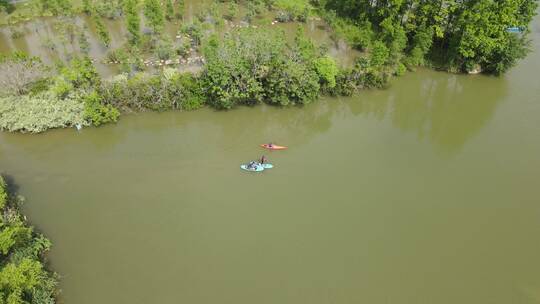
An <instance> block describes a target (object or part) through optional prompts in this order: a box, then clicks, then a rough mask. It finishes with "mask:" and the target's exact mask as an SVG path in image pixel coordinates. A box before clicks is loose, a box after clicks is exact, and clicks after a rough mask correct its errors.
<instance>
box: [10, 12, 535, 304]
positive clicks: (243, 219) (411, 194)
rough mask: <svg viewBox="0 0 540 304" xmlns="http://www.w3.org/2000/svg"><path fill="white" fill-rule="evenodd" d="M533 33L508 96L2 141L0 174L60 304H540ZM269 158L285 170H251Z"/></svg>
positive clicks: (423, 81) (145, 123) (429, 91)
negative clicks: (44, 258) (274, 148)
mask: <svg viewBox="0 0 540 304" xmlns="http://www.w3.org/2000/svg"><path fill="white" fill-rule="evenodd" d="M533 31H534V34H533V37H534V42H533V47H534V49H535V51H534V53H532V54H531V55H530V56H529V57H528V58H527V59H525V60H523V61H522V62H521V63H520V64H519V65H518V66H517V67H516V68H514V69H512V70H511V71H510V72H509V73H507V74H506V75H504V76H503V77H500V78H496V77H487V76H463V75H452V74H446V73H439V72H433V71H430V70H419V71H417V72H414V73H408V74H406V75H405V76H404V77H401V78H399V79H397V80H396V81H394V82H393V84H392V87H391V88H390V89H388V90H380V91H366V92H363V93H361V94H360V95H358V96H357V97H354V98H341V99H323V100H321V101H319V102H317V103H314V104H312V105H309V106H306V107H303V108H289V109H277V108H274V107H267V106H257V107H253V108H247V107H242V108H239V109H236V110H232V111H229V112H227V113H223V112H216V111H213V110H209V109H203V110H199V111H195V112H189V113H179V112H168V113H143V114H133V115H128V116H123V117H122V119H121V120H120V122H119V123H118V124H116V125H108V126H104V127H101V128H88V129H84V130H82V131H81V132H76V131H75V130H72V129H70V130H55V131H51V132H47V133H45V134H42V135H20V134H6V133H1V134H0V168H2V172H3V173H4V174H6V175H8V177H9V178H10V179H11V180H12V181H14V182H15V184H16V186H17V187H18V191H19V192H20V193H21V194H22V195H24V196H25V197H26V199H27V202H26V204H25V208H24V209H25V212H26V214H27V215H28V217H29V218H30V220H31V222H32V223H34V224H35V225H36V226H37V227H38V228H39V230H41V231H43V232H44V233H45V234H46V235H47V236H48V237H50V238H51V239H52V241H53V243H54V246H53V249H52V251H51V252H50V255H49V259H50V262H51V266H52V268H54V269H55V270H56V271H57V272H58V273H60V274H61V275H62V280H61V288H62V296H61V298H62V299H61V300H62V302H64V303H78V304H87V303H88V304H90V303H92V304H95V303H102V304H104V303H193V304H202V303H234V304H244V303H245V304H248V303H249V304H251V303H269V304H270V303H272V304H274V303H283V304H285V303H291V304H293V303H294V304H297V303H321V304H323V303H324V304H327V303H372V304H377V303H411V304H413V303H414V304H419V303H426V304H428V303H438V304H442V303H448V304H455V303H471V304H473V303H474V304H477V303H500V304H508V303H540V275H539V274H540V261H539V259H538V257H539V256H540V242H539V239H538V236H539V235H540V204H539V203H540V198H539V197H540V187H539V185H540V184H539V181H540V123H539V119H538V117H539V116H540V102H539V101H540V100H539V96H540V85H539V84H540V81H539V80H538V71H540V25H539V23H538V22H536V24H535V25H534V27H533ZM268 141H273V142H276V143H278V144H283V145H287V146H289V149H288V150H286V151H279V152H268V151H266V152H265V151H263V150H262V149H261V148H259V147H258V145H259V144H261V143H264V142H268ZM262 154H265V155H266V156H267V157H268V158H269V160H270V161H271V162H272V163H273V164H274V165H275V168H274V169H271V170H267V171H265V172H263V173H261V174H252V173H248V172H243V171H241V170H240V169H239V165H240V164H241V163H244V162H247V161H249V160H251V159H254V158H257V157H260V156H261V155H262Z"/></svg>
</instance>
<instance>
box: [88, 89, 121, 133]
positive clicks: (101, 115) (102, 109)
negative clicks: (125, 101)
mask: <svg viewBox="0 0 540 304" xmlns="http://www.w3.org/2000/svg"><path fill="white" fill-rule="evenodd" d="M83 102H84V119H85V120H86V121H87V122H88V123H90V124H92V125H94V126H96V127H98V126H100V125H102V124H106V123H110V122H116V121H118V117H120V112H119V111H118V110H117V109H116V108H114V107H113V106H112V105H104V104H103V103H102V102H101V97H100V96H99V95H98V94H97V93H96V92H92V93H90V94H88V95H86V96H85V97H83Z"/></svg>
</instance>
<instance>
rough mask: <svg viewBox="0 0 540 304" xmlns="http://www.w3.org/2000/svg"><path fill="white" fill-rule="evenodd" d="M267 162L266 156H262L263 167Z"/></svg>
mask: <svg viewBox="0 0 540 304" xmlns="http://www.w3.org/2000/svg"><path fill="white" fill-rule="evenodd" d="M265 162H266V156H264V155H263V156H262V157H261V165H264V163H265Z"/></svg>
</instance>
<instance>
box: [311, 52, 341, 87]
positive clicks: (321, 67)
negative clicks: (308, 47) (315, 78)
mask: <svg viewBox="0 0 540 304" xmlns="http://www.w3.org/2000/svg"><path fill="white" fill-rule="evenodd" d="M315 69H316V70H317V74H318V75H319V77H320V79H321V82H322V83H323V84H324V85H325V86H326V87H328V88H333V87H335V86H336V75H337V74H338V67H337V65H336V62H335V61H334V59H332V58H331V57H329V56H324V57H321V58H317V59H316V60H315Z"/></svg>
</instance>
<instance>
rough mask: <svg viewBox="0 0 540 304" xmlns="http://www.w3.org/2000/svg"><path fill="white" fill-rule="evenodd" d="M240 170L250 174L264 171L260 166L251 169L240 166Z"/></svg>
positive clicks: (246, 166)
mask: <svg viewBox="0 0 540 304" xmlns="http://www.w3.org/2000/svg"><path fill="white" fill-rule="evenodd" d="M240 168H241V169H242V170H246V171H251V172H261V171H264V167H263V166H261V165H257V166H255V167H253V168H249V167H248V165H241V166H240Z"/></svg>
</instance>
